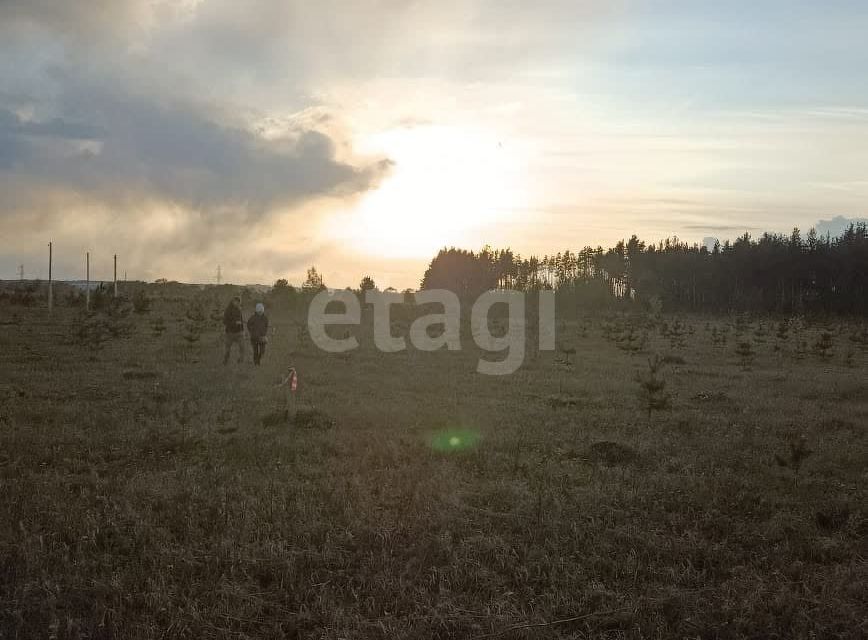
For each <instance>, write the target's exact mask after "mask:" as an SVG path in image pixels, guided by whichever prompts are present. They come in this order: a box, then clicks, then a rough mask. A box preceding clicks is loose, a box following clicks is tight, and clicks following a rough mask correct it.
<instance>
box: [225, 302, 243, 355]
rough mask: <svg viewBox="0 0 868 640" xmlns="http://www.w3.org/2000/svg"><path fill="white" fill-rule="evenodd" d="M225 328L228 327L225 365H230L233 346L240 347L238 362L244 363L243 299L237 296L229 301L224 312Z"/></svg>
mask: <svg viewBox="0 0 868 640" xmlns="http://www.w3.org/2000/svg"><path fill="white" fill-rule="evenodd" d="M223 326H224V327H226V337H225V340H226V342H225V348H224V350H223V364H228V363H229V352H230V351H231V350H232V345H233V344H237V345H238V362H239V363H241V362H244V318H243V317H242V316H241V297H240V296H235V297H234V298H232V300H230V301H229V305H228V306H227V307H226V311H224V312H223Z"/></svg>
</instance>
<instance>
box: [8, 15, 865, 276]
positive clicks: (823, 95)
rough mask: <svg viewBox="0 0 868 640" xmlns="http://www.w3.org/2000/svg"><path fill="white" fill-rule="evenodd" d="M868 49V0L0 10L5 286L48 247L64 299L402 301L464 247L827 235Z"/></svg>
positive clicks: (850, 148)
mask: <svg viewBox="0 0 868 640" xmlns="http://www.w3.org/2000/svg"><path fill="white" fill-rule="evenodd" d="M865 33H868V4H866V3H865V2H862V1H861V0H860V1H842V0H831V1H829V2H823V3H819V2H814V1H811V2H803V1H802V0H787V1H784V0H763V1H761V2H757V1H756V0H753V1H751V2H747V1H743V0H732V1H728V2H719V1H716V2H706V1H704V0H691V1H674V0H644V1H639V0H637V1H632V2H631V1H627V0H611V1H605V2H604V1H602V0H554V1H541V2H534V3H531V2H521V1H519V0H499V1H495V0H440V1H438V2H421V1H412V0H352V1H344V2H337V1H335V0H322V1H319V2H316V3H312V2H302V1H296V0H251V1H248V2H237V1H236V0H81V1H80V2H67V3H57V2H55V1H54V0H0V279H2V278H6V279H11V278H15V277H17V272H18V271H17V270H18V267H19V265H21V264H23V265H24V270H25V276H26V277H43V278H44V277H47V243H48V242H49V241H52V242H53V243H54V257H55V262H54V274H55V277H57V278H60V279H77V278H82V277H83V276H84V253H85V251H90V252H91V256H92V257H91V265H92V266H91V270H92V277H93V278H94V279H102V278H105V279H109V278H110V277H111V265H112V255H113V254H115V253H117V254H118V261H119V270H120V271H121V272H125V273H127V276H128V277H129V278H130V279H143V280H154V279H156V278H160V277H165V278H168V279H174V280H180V281H186V282H214V280H215V276H216V271H217V266H218V265H220V267H221V271H222V274H223V279H224V281H231V282H237V283H271V282H273V281H274V280H275V279H276V278H280V277H283V278H287V279H289V281H290V282H293V283H300V282H301V281H302V280H303V278H304V275H305V271H306V269H307V267H309V266H311V265H316V267H317V268H318V270H319V271H320V272H321V273H322V274H323V276H324V280H325V283H326V284H327V285H330V286H337V287H343V286H348V285H349V286H354V285H357V284H358V282H359V281H360V279H361V278H362V276H364V275H366V274H367V275H371V276H373V277H374V279H375V281H376V282H377V284H378V285H380V286H381V287H387V286H393V287H396V288H398V289H403V288H406V287H415V286H418V283H419V280H420V279H421V276H422V273H423V272H424V269H425V266H426V265H427V263H428V262H429V261H430V259H431V258H432V257H433V256H434V254H435V253H436V252H437V250H438V249H439V248H441V247H444V246H459V247H463V248H470V249H478V248H480V247H482V246H483V245H485V244H489V245H492V246H495V247H507V246H509V247H511V248H512V249H513V250H514V251H516V252H518V253H521V254H524V255H527V254H531V253H537V254H544V253H555V252H558V251H563V250H564V249H570V250H578V249H580V248H581V247H583V246H585V245H593V246H596V245H598V244H601V245H603V246H608V245H611V244H613V243H614V242H616V241H617V240H619V239H621V238H624V237H629V236H630V235H631V234H633V233H636V234H638V235H639V236H640V237H642V238H643V239H646V240H649V241H656V240H659V239H662V238H665V237H668V236H672V235H677V236H678V237H679V238H682V239H684V240H688V241H696V242H701V241H703V239H705V238H709V237H717V238H721V239H724V238H734V237H736V236H738V235H741V234H742V233H744V232H745V231H748V232H750V233H752V234H754V235H756V234H760V233H762V232H763V231H767V230H768V231H779V232H788V231H789V230H791V229H792V227H793V226H799V227H800V228H802V229H803V230H806V229H809V228H810V227H812V226H817V225H820V228H831V229H834V228H835V226H836V224H838V223H841V222H843V220H842V219H841V218H843V219H844V220H846V219H860V218H864V217H865V216H866V215H868V204H866V203H868V83H866V82H865V81H864V80H865V69H868V39H866V38H865V37H864V34H865ZM839 217H841V218H839ZM824 225H825V226H824Z"/></svg>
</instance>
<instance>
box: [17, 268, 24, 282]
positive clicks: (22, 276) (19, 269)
mask: <svg viewBox="0 0 868 640" xmlns="http://www.w3.org/2000/svg"><path fill="white" fill-rule="evenodd" d="M18 279H19V280H24V265H23V264H19V265H18Z"/></svg>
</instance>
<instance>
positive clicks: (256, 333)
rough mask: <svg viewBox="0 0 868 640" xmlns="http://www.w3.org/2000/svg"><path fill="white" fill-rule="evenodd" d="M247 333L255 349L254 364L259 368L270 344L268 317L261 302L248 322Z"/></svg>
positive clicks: (257, 304)
mask: <svg viewBox="0 0 868 640" xmlns="http://www.w3.org/2000/svg"><path fill="white" fill-rule="evenodd" d="M247 333H248V334H250V344H251V346H252V347H253V364H255V365H256V366H259V362H260V361H261V360H262V356H264V355H265V345H266V343H267V342H268V316H266V315H265V305H264V304H262V303H261V302H257V303H256V313H254V314H253V315H252V316H250V318H249V319H248V320H247Z"/></svg>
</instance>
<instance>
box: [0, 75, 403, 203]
mask: <svg viewBox="0 0 868 640" xmlns="http://www.w3.org/2000/svg"><path fill="white" fill-rule="evenodd" d="M55 108H57V109H59V110H60V111H61V112H62V113H63V115H62V116H59V117H55V118H52V119H48V120H44V121H25V120H23V119H22V118H21V117H19V116H18V115H16V114H15V113H13V112H12V111H10V110H8V109H7V110H0V140H2V141H3V144H2V147H0V149H2V150H0V169H3V170H5V171H14V172H15V173H16V174H18V176H20V177H21V178H22V179H23V182H22V184H21V185H19V189H20V188H24V187H25V186H26V185H27V184H31V185H39V184H49V185H52V186H55V187H65V188H68V189H70V190H72V191H75V192H76V193H79V194H84V195H87V196H90V197H92V198H93V199H94V200H96V201H103V202H108V203H116V202H117V201H118V200H119V199H127V198H130V197H140V198H145V199H148V200H157V201H166V202H169V203H174V204H178V205H181V206H183V207H187V208H190V209H195V210H203V211H205V212H207V211H210V210H217V209H221V210H226V209H233V210H235V211H236V212H238V213H241V214H244V216H246V217H248V218H250V217H256V216H258V215H261V214H263V213H266V212H268V211H269V210H271V209H273V208H277V207H282V206H287V205H292V204H295V203H298V202H300V201H303V200H307V199H310V198H314V197H317V196H321V195H334V194H337V195H352V194H355V193H359V192H363V191H365V190H367V189H369V188H371V187H372V186H374V185H375V184H376V183H377V181H378V180H379V179H380V178H381V177H382V176H383V175H384V174H385V172H386V171H388V168H389V163H388V161H385V160H379V161H368V162H362V161H359V162H350V161H346V160H341V159H338V157H337V152H336V147H337V145H336V143H335V140H333V139H332V138H331V137H330V136H329V135H328V134H326V133H324V132H321V131H318V130H313V129H308V128H304V127H303V126H298V127H295V128H292V127H290V128H288V129H287V130H285V131H283V132H282V133H281V134H280V136H279V137H272V138H265V137H263V136H262V135H260V134H258V133H256V132H254V131H253V130H252V129H249V128H245V127H244V126H243V125H241V124H240V123H236V122H225V121H223V119H222V116H221V115H220V114H218V113H216V112H211V110H209V109H208V108H207V107H203V106H202V105H198V104H195V103H193V102H191V101H184V100H179V99H175V100H171V99H159V98H157V97H155V96H147V95H140V94H136V93H131V92H128V91H125V90H123V89H122V88H120V87H119V86H117V85H113V86H112V85H106V84H103V83H95V82H92V81H89V80H85V79H81V78H67V79H65V81H64V82H63V89H62V91H61V94H60V98H59V99H58V101H57V103H56V105H55ZM37 195H38V194H37ZM3 204H4V197H3V196H2V195H0V209H2V206H3ZM6 204H8V202H7V203H6Z"/></svg>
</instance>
